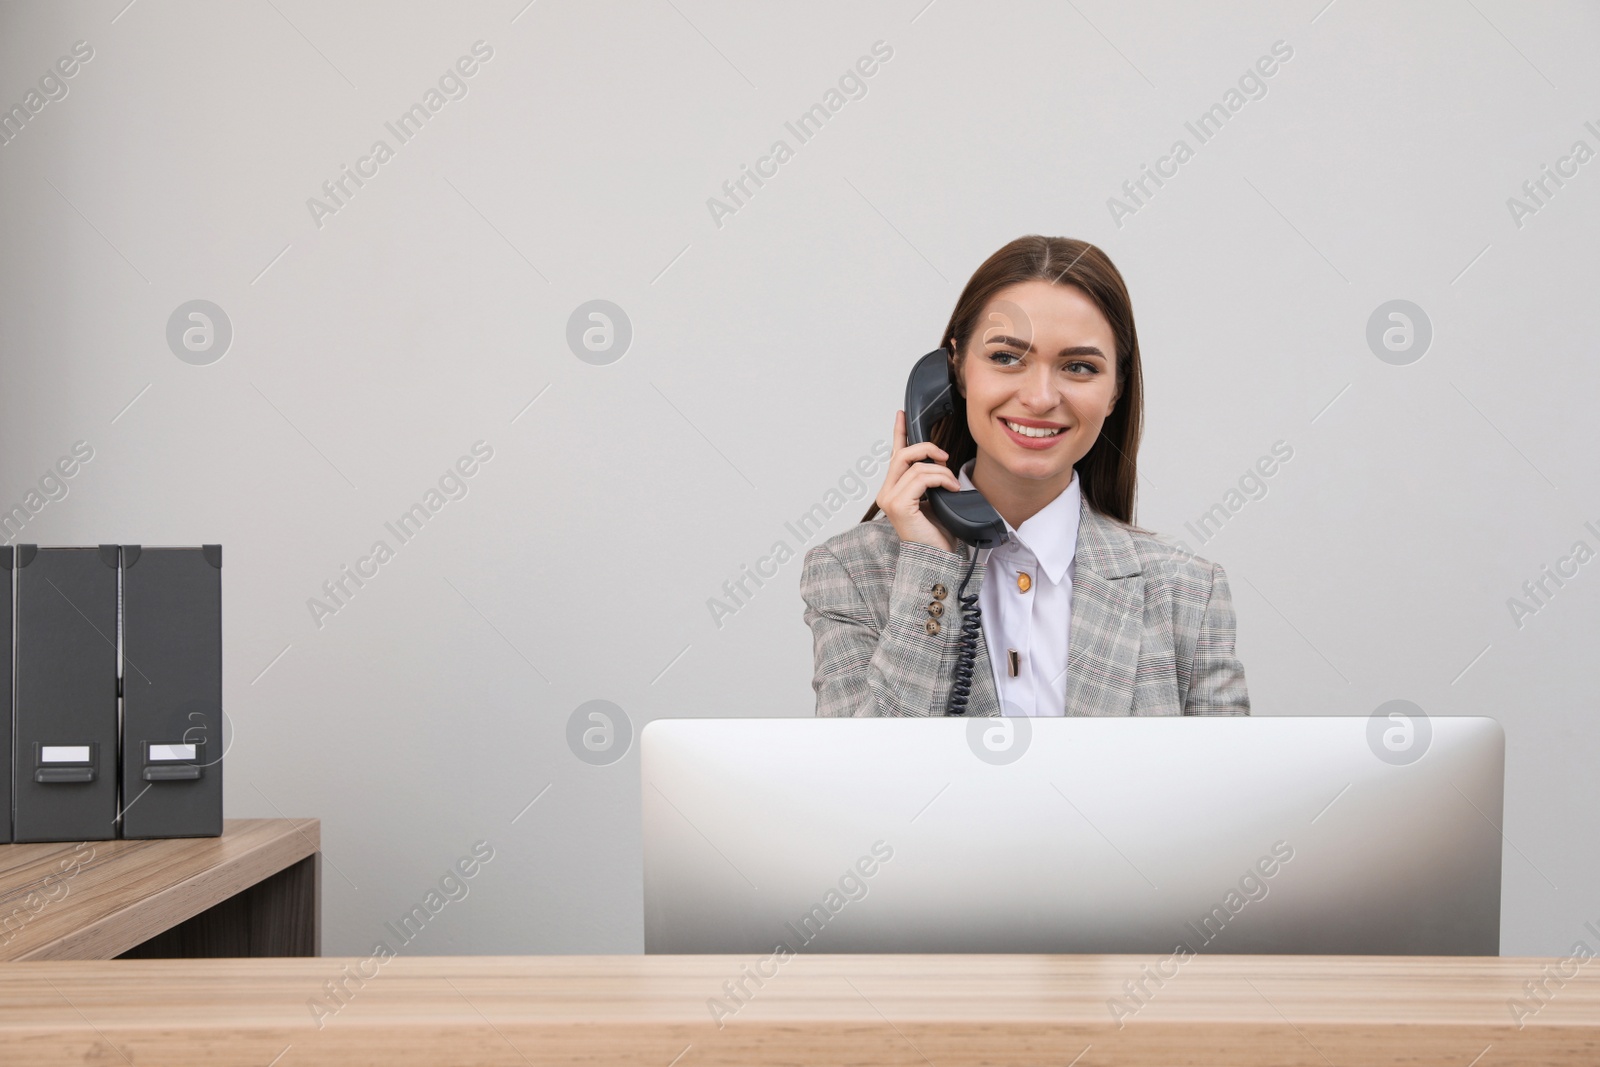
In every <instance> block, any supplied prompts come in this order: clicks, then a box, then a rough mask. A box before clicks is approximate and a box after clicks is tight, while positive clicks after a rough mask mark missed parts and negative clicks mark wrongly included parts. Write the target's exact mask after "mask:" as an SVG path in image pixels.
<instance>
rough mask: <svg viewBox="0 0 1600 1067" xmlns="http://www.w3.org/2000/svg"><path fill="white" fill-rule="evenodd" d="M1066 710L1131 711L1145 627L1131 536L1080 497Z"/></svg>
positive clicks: (1082, 712) (1141, 586) (1140, 576)
mask: <svg viewBox="0 0 1600 1067" xmlns="http://www.w3.org/2000/svg"><path fill="white" fill-rule="evenodd" d="M1073 564H1074V566H1073V576H1072V622H1071V633H1070V634H1069V637H1068V641H1067V684H1066V701H1065V704H1066V707H1065V711H1066V714H1068V715H1131V714H1132V713H1133V682H1134V677H1135V675H1136V673H1137V671H1138V666H1139V643H1140V638H1141V635H1142V634H1143V631H1144V625H1143V623H1144V575H1143V572H1142V571H1141V569H1140V566H1139V555H1138V553H1137V552H1136V551H1135V550H1134V547H1133V538H1132V537H1131V536H1129V534H1128V531H1127V530H1126V529H1125V528H1124V527H1123V526H1122V525H1121V524H1120V523H1118V522H1117V521H1116V520H1114V519H1111V518H1108V517H1107V516H1104V515H1101V514H1100V513H1099V512H1097V511H1095V510H1094V508H1092V507H1090V506H1089V501H1088V499H1087V498H1085V499H1084V500H1083V505H1082V511H1081V512H1080V516H1079V520H1078V547H1077V550H1076V551H1075V552H1074V553H1073Z"/></svg>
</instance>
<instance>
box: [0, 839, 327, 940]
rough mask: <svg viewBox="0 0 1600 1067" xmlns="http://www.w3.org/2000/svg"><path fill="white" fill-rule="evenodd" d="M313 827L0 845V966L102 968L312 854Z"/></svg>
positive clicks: (316, 845) (314, 844)
mask: <svg viewBox="0 0 1600 1067" xmlns="http://www.w3.org/2000/svg"><path fill="white" fill-rule="evenodd" d="M321 827H322V824H321V823H320V822H319V821H318V820H316V819H227V820H225V821H224V822H223V827H222V836H221V837H181V838H161V839H158V840H151V841H83V842H62V843H49V844H11V845H0V960H47V959H49V960H93V959H100V960H106V959H110V958H111V957H113V956H116V955H118V954H119V953H122V952H126V951H127V950H128V949H130V948H132V947H133V946H135V945H138V944H140V943H142V942H144V941H147V940H149V939H150V938H151V937H154V936H155V935H156V934H158V933H161V932H162V931H163V930H168V929H170V928H172V927H174V926H176V925H178V924H179V923H181V922H183V921H184V920H185V919H188V918H191V917H193V916H195V915H198V914H199V913H200V912H202V911H205V910H206V909H207V908H209V907H211V906H212V905H213V904H218V903H220V902H222V901H223V900H226V899H228V898H229V897H231V896H233V895H234V894H235V893H238V892H239V891H241V890H243V889H246V888H248V887H250V886H252V885H255V884H256V883H257V882H260V881H261V880H262V879H264V878H267V877H269V876H271V875H274V874H277V873H278V872H279V871H281V870H283V869H284V868H285V867H288V866H289V865H290V864H292V863H296V862H298V861H300V860H302V859H304V858H305V857H307V856H309V855H311V854H312V853H314V852H317V851H319V850H320V849H321V847H322V843H321V842H322V834H321Z"/></svg>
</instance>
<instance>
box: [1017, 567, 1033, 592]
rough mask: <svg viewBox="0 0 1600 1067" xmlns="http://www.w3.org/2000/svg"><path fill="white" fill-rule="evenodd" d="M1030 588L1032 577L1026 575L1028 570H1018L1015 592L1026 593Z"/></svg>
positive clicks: (1031, 586)
mask: <svg viewBox="0 0 1600 1067" xmlns="http://www.w3.org/2000/svg"><path fill="white" fill-rule="evenodd" d="M1032 588H1033V579H1032V578H1030V577H1028V572H1027V571H1019V572H1018V573H1017V592H1019V593H1026V592H1027V591H1028V590H1029V589H1032Z"/></svg>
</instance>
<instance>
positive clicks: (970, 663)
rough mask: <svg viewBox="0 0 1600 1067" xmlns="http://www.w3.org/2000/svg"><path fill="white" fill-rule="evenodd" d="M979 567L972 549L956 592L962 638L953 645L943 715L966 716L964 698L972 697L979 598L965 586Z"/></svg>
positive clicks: (975, 551) (978, 623) (978, 621)
mask: <svg viewBox="0 0 1600 1067" xmlns="http://www.w3.org/2000/svg"><path fill="white" fill-rule="evenodd" d="M977 565H978V549H977V548H976V547H974V548H973V549H972V559H971V561H969V562H968V563H967V573H966V575H965V576H964V577H963V578H962V579H961V585H960V586H959V587H958V588H957V589H956V600H957V601H958V602H959V604H960V607H959V609H958V610H959V611H960V612H961V636H960V638H958V640H957V644H956V669H955V678H954V680H953V681H952V682H951V683H950V697H949V700H948V701H946V703H945V711H944V713H945V714H946V715H965V714H966V713H967V698H968V697H970V696H971V695H972V675H973V673H974V672H975V667H976V663H977V659H978V627H979V626H980V625H981V619H980V618H979V615H978V594H977V593H968V592H967V582H968V581H970V580H971V578H972V571H973V569H974V568H976V567H977Z"/></svg>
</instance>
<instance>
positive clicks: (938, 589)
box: [933, 582, 950, 600]
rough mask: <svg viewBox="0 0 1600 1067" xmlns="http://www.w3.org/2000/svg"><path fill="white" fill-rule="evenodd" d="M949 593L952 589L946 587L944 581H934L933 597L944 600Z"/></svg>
mask: <svg viewBox="0 0 1600 1067" xmlns="http://www.w3.org/2000/svg"><path fill="white" fill-rule="evenodd" d="M949 593H950V590H948V589H946V588H945V587H944V583H943V582H934V583H933V599H935V600H943V599H944V598H945V597H946V596H948V595H949Z"/></svg>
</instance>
